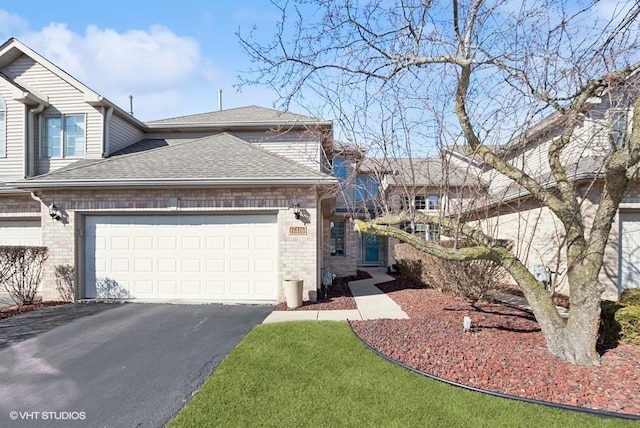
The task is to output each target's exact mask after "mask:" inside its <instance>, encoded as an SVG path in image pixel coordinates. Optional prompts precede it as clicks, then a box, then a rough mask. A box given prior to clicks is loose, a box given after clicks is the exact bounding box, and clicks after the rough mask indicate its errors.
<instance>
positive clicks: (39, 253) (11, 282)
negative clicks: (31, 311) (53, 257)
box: [0, 246, 48, 305]
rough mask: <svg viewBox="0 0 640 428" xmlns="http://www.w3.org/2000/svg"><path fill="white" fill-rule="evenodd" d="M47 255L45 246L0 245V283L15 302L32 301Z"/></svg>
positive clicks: (27, 302)
mask: <svg viewBox="0 0 640 428" xmlns="http://www.w3.org/2000/svg"><path fill="white" fill-rule="evenodd" d="M47 256H48V250H47V247H26V246H0V272H1V273H0V276H1V277H0V280H2V283H1V284H2V286H3V288H4V289H5V290H6V291H7V293H9V296H10V297H11V299H13V301H14V302H15V303H17V304H22V305H30V304H32V303H33V300H34V299H35V297H36V293H37V292H38V286H39V285H40V280H41V278H42V265H43V264H44V262H45V260H46V259H47Z"/></svg>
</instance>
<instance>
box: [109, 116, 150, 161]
mask: <svg viewBox="0 0 640 428" xmlns="http://www.w3.org/2000/svg"><path fill="white" fill-rule="evenodd" d="M109 126H110V129H109V131H110V136H109V153H115V152H117V151H118V150H121V149H123V148H125V147H127V146H130V145H131V144H133V143H135V142H137V141H140V140H142V139H143V138H145V136H144V132H142V131H141V130H140V129H139V128H137V127H136V126H134V125H132V124H131V123H129V122H127V121H126V120H125V119H124V118H122V117H120V116H116V115H115V114H114V115H113V116H111V121H110V123H109Z"/></svg>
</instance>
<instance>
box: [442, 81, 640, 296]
mask: <svg viewBox="0 0 640 428" xmlns="http://www.w3.org/2000/svg"><path fill="white" fill-rule="evenodd" d="M609 95H611V96H609ZM620 95H621V94H608V93H605V94H603V95H602V96H601V97H600V98H593V99H591V104H590V105H589V109H588V110H587V111H585V112H584V113H583V115H582V120H581V122H580V123H579V125H578V126H577V127H576V129H575V130H574V135H573V137H572V140H571V142H570V143H569V146H568V147H566V148H565V150H564V151H563V159H562V161H563V163H564V164H565V165H567V173H568V175H569V178H570V179H571V180H572V182H573V183H574V185H575V187H576V189H577V190H578V192H579V194H580V195H581V207H582V212H583V218H584V220H585V225H586V226H587V227H589V226H590V222H591V221H592V220H593V216H594V214H595V212H596V210H597V208H598V201H599V199H600V195H601V192H602V187H603V180H602V179H603V167H602V166H603V160H604V158H603V156H602V153H606V152H607V151H608V150H609V142H610V141H609V138H611V139H612V140H613V142H614V143H615V144H617V145H619V146H620V145H624V144H625V139H626V138H628V136H629V134H630V133H629V132H628V130H629V126H630V124H631V114H630V113H631V107H630V106H631V105H632V100H633V99H634V98H635V93H629V94H627V93H624V94H622V96H620ZM621 98H622V99H626V100H627V101H626V102H623V103H620V102H619V101H612V100H620V99H621ZM624 105H626V106H627V107H624ZM561 131H562V117H561V115H559V114H555V115H552V116H550V117H548V118H546V119H545V120H543V121H541V122H540V123H539V124H537V125H536V126H534V127H532V128H530V129H528V130H526V131H525V132H524V133H523V134H522V135H520V136H519V137H518V138H516V139H514V140H513V141H511V142H510V143H509V144H507V145H506V146H504V147H502V148H500V149H498V150H496V152H497V153H498V154H499V155H500V156H502V157H503V159H505V160H506V161H507V162H509V163H510V164H512V165H515V166H518V167H520V168H522V169H523V170H524V171H525V172H526V173H527V174H529V175H530V176H532V177H534V178H535V179H536V180H537V181H538V182H540V183H542V184H543V186H545V187H547V188H549V189H553V188H554V187H555V186H556V183H555V180H554V179H553V177H552V174H551V171H550V168H549V163H548V149H549V146H550V144H551V142H552V141H554V140H555V139H557V138H559V137H560V133H561ZM442 156H443V159H445V160H446V162H447V163H448V164H450V165H451V166H452V167H454V168H457V169H458V170H464V171H468V172H469V173H470V174H471V175H472V176H474V177H477V178H478V180H481V181H482V182H484V183H487V187H486V190H485V193H484V196H481V195H478V197H476V198H474V200H473V202H472V203H471V205H469V206H468V207H467V209H466V212H465V214H466V215H467V216H468V219H469V220H470V221H472V222H473V223H474V224H475V225H476V226H479V227H480V228H481V229H482V230H485V231H487V232H488V233H490V234H491V236H494V237H497V238H499V239H504V240H507V241H509V242H510V243H511V244H512V245H513V251H514V252H515V254H516V255H517V256H518V257H519V258H520V259H521V260H522V261H523V262H524V263H525V265H526V266H527V267H529V269H530V270H531V271H534V268H535V266H536V265H540V266H545V267H548V268H549V269H551V270H552V271H553V275H552V279H553V280H554V283H555V285H556V287H557V288H558V289H559V291H560V292H564V293H568V287H567V286H568V284H567V280H566V271H567V263H566V258H565V254H564V251H563V250H562V247H563V245H564V238H565V237H564V232H563V230H562V225H561V223H560V222H559V220H558V219H557V218H556V217H555V215H553V214H552V213H551V212H550V210H549V209H548V208H546V207H543V206H541V205H540V203H539V202H538V201H536V200H535V199H534V198H533V197H531V195H530V194H529V193H528V192H527V191H526V190H525V189H523V188H522V187H520V186H518V185H516V184H515V183H514V182H513V181H512V180H510V179H508V178H507V177H505V176H503V175H501V174H499V173H497V172H495V171H494V170H492V169H491V168H488V167H487V166H486V165H485V164H484V163H483V162H482V160H481V159H479V158H478V157H476V156H467V155H465V154H464V153H463V150H461V148H456V147H448V148H446V149H445V150H444V151H443V154H442ZM600 280H601V282H602V284H604V286H605V291H604V294H603V297H604V298H607V299H612V300H616V299H617V298H618V295H619V293H620V292H622V290H624V289H625V288H635V287H638V286H640V182H639V181H638V179H637V173H636V180H635V182H634V183H633V184H632V186H631V188H630V190H629V192H628V193H627V195H626V196H625V197H624V199H623V201H622V203H621V204H620V207H619V209H618V213H617V215H616V217H615V219H614V223H613V225H612V228H611V233H610V238H609V243H608V246H607V249H606V251H605V258H604V265H603V268H602V270H601V272H600Z"/></svg>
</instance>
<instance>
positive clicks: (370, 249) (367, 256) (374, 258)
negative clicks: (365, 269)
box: [362, 235, 380, 263]
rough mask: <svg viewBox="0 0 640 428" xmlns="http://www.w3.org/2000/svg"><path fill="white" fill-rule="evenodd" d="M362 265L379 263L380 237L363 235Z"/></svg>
mask: <svg viewBox="0 0 640 428" xmlns="http://www.w3.org/2000/svg"><path fill="white" fill-rule="evenodd" d="M363 238H364V239H363V240H362V241H363V242H362V244H363V246H364V248H363V250H364V251H363V253H364V260H363V262H364V263H380V237H379V236H376V235H363Z"/></svg>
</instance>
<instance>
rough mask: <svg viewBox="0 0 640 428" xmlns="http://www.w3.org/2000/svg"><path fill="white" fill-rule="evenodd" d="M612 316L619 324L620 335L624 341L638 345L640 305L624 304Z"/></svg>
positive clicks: (639, 344)
mask: <svg viewBox="0 0 640 428" xmlns="http://www.w3.org/2000/svg"><path fill="white" fill-rule="evenodd" d="M614 317H615V320H616V321H617V322H618V324H620V335H621V336H622V338H623V340H624V342H625V343H628V344H630V345H634V346H640V306H639V305H629V306H624V307H622V308H620V309H619V310H618V311H617V312H616V313H615V315H614Z"/></svg>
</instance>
